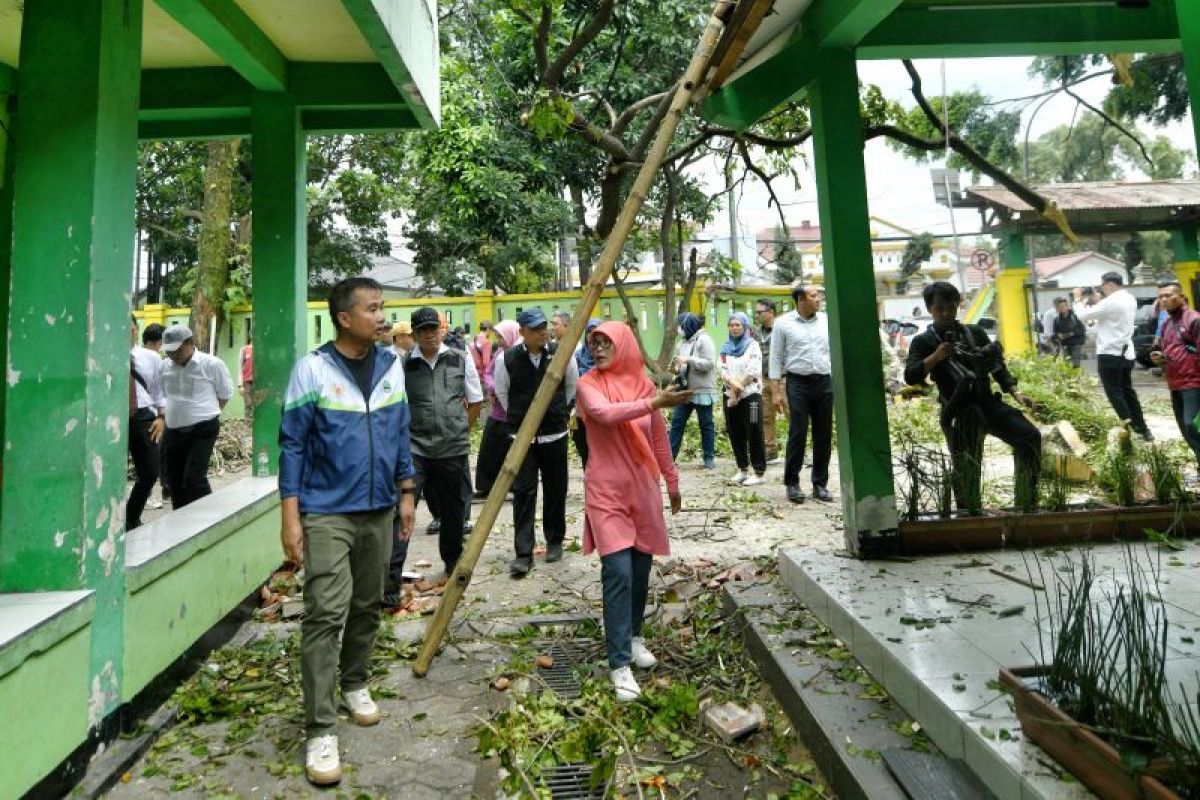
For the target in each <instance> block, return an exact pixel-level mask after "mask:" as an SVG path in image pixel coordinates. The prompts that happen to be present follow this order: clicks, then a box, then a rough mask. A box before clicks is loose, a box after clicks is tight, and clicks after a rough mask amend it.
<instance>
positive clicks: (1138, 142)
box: [1063, 86, 1154, 169]
mask: <svg viewBox="0 0 1200 800" xmlns="http://www.w3.org/2000/svg"><path fill="white" fill-rule="evenodd" d="M1063 92H1064V93H1065V94H1066V95H1067V96H1068V97H1070V98H1073V99H1074V100H1075V102H1076V103H1078V104H1079V105H1081V106H1083V107H1084V108H1086V109H1087V110H1088V111H1091V112H1092V113H1093V114H1095V115H1096V116H1098V117H1100V119H1102V120H1104V121H1105V122H1107V123H1108V124H1109V125H1111V126H1113V127H1114V128H1116V129H1117V130H1118V131H1120V132H1121V133H1123V134H1124V135H1125V136H1126V137H1127V138H1128V139H1129V140H1130V141H1132V142H1133V143H1134V144H1136V145H1137V146H1138V150H1141V151H1142V158H1144V159H1146V163H1147V164H1149V165H1150V167H1151V169H1153V168H1154V159H1152V158H1150V153H1148V152H1147V151H1146V145H1144V144H1142V140H1141V139H1139V138H1138V137H1137V136H1136V135H1135V134H1134V133H1133V132H1132V131H1130V130H1129V129H1128V128H1126V127H1125V126H1124V125H1122V124H1121V123H1119V122H1117V121H1116V120H1115V119H1113V118H1112V117H1111V116H1109V115H1108V114H1107V113H1106V112H1105V111H1104V110H1102V109H1100V108H1098V107H1096V106H1094V105H1092V104H1091V103H1089V102H1088V101H1087V100H1084V99H1083V98H1082V97H1080V96H1079V95H1077V94H1075V92H1073V91H1071V90H1070V89H1068V88H1067V87H1065V86H1064V87H1063Z"/></svg>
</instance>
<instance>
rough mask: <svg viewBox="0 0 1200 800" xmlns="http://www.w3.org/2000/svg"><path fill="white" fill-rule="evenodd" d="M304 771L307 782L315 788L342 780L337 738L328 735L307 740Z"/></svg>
mask: <svg viewBox="0 0 1200 800" xmlns="http://www.w3.org/2000/svg"><path fill="white" fill-rule="evenodd" d="M304 771H305V772H306V773H307V774H308V780H309V782H310V783H312V784H314V785H316V786H328V785H330V784H333V783H337V782H338V781H340V780H341V779H342V763H341V761H340V760H339V759H338V738H337V736H335V735H334V734H332V733H330V734H326V735H325V736H314V737H313V738H311V739H309V740H308V744H307V747H306V752H305V758H304Z"/></svg>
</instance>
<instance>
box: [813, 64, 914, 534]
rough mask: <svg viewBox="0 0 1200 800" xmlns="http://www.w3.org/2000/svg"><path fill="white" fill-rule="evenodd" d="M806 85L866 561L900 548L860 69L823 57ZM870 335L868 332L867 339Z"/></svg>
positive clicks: (844, 477)
mask: <svg viewBox="0 0 1200 800" xmlns="http://www.w3.org/2000/svg"><path fill="white" fill-rule="evenodd" d="M820 63H821V70H820V74H819V76H818V77H817V79H816V80H815V81H814V82H813V84H812V85H811V86H810V88H809V102H810V105H811V108H812V129H813V154H814V156H815V162H816V176H817V198H818V206H819V209H820V215H821V245H822V249H823V252H824V254H825V288H826V293H827V297H826V301H827V304H828V312H829V335H830V339H831V340H832V356H833V391H834V397H835V401H836V405H835V408H836V411H837V442H838V466H839V470H840V474H841V491H842V507H843V511H844V514H845V532H846V544H847V547H849V549H850V550H851V551H852V552H855V553H858V554H860V555H867V556H869V555H876V554H881V553H886V552H888V551H889V550H891V549H893V548H894V547H895V545H896V544H897V515H896V498H895V488H894V486H893V483H892V452H891V446H890V443H889V441H888V420H887V407H886V405H885V403H884V390H883V357H882V351H881V349H880V343H879V337H878V336H875V335H869V334H870V333H871V332H872V331H873V330H874V328H875V326H876V325H877V322H876V319H877V314H876V298H875V270H874V260H873V259H872V257H871V231H870V225H869V222H868V211H867V177H866V170H865V167H864V165H863V138H862V134H861V131H862V118H861V116H860V113H859V103H858V73H857V70H856V68H855V63H854V53H853V51H850V50H829V51H823V52H822V56H821V60H820ZM864 331H866V332H867V334H868V335H864Z"/></svg>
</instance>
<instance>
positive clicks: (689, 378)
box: [671, 314, 717, 469]
mask: <svg viewBox="0 0 1200 800" xmlns="http://www.w3.org/2000/svg"><path fill="white" fill-rule="evenodd" d="M677 322H678V324H679V331H678V333H679V348H678V349H677V350H676V351H675V360H674V361H673V362H672V367H673V368H674V371H675V374H676V375H677V376H678V378H677V379H676V380H677V381H678V382H679V385H682V386H686V387H687V388H688V389H690V390H691V391H692V400H691V402H690V403H685V404H684V405H681V406H678V407H676V409H675V411H674V412H673V413H672V414H671V457H672V458H676V457H678V456H679V447H680V445H682V444H683V430H684V428H686V427H687V421H688V418H689V417H691V416H692V410H693V409H694V410H695V412H696V418H697V419H698V420H699V421H700V445H701V449H702V451H703V454H704V468H705V469H716V468H717V464H716V456H717V430H716V428H715V427H713V409H712V407H713V403H715V402H716V400H717V348H716V345H714V344H713V340H712V337H711V336H709V335H708V333H707V332H706V331H705V330H704V318H703V317H700V316H697V315H695V314H680V315H679V317H678V319H677Z"/></svg>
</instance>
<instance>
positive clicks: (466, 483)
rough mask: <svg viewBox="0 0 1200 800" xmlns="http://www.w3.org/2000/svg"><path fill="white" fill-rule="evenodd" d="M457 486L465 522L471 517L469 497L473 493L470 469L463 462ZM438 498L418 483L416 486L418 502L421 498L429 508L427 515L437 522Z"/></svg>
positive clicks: (439, 519) (439, 505)
mask: <svg viewBox="0 0 1200 800" xmlns="http://www.w3.org/2000/svg"><path fill="white" fill-rule="evenodd" d="M464 458H467V456H464ZM459 485H460V486H461V487H462V496H463V508H464V509H465V511H464V513H465V516H464V517H463V520H464V522H465V521H466V520H467V519H468V518H470V516H471V513H470V508H471V496H472V495H473V494H474V491H473V490H472V489H471V467H470V465H469V464H467V463H465V462H464V463H463V470H462V475H461V476H460V480H459ZM440 496H441V495H439V494H437V493H436V492H430V491H429V490H428V489H425V488H424V487H423V486H421V484H420V483H418V484H417V500H418V501H419V500H420V499H421V498H424V499H425V505H427V506H429V515H430V516H431V517H433V518H434V519H436V520H438V521H439V522H440V521H441V519H442V509H441V503H440V501H439V500H438V498H439V497H440Z"/></svg>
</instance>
